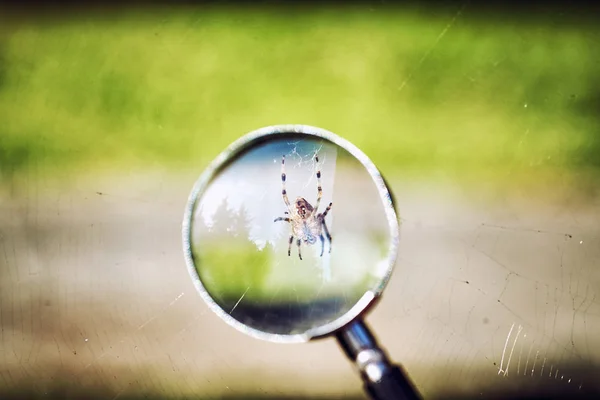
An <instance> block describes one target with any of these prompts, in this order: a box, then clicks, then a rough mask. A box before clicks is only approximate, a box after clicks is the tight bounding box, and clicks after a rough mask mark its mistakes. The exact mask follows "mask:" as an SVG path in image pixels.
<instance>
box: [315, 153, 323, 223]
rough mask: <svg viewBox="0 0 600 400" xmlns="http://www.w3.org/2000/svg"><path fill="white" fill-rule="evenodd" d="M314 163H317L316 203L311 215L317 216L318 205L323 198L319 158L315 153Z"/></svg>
mask: <svg viewBox="0 0 600 400" xmlns="http://www.w3.org/2000/svg"><path fill="white" fill-rule="evenodd" d="M315 161H316V162H317V202H316V203H315V209H314V211H313V215H316V214H317V210H318V209H319V204H321V197H323V188H322V187H321V169H320V168H319V156H318V155H317V153H315Z"/></svg>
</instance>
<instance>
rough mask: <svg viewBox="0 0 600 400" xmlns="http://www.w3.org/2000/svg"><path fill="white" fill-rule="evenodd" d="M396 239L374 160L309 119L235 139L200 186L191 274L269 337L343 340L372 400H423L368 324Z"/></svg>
mask: <svg viewBox="0 0 600 400" xmlns="http://www.w3.org/2000/svg"><path fill="white" fill-rule="evenodd" d="M398 244H399V224H398V216H397V213H396V210H395V206H394V202H393V197H392V194H391V192H390V189H389V188H388V187H387V185H386V183H385V180H384V179H383V177H382V176H381V174H380V173H379V171H378V170H377V168H376V167H375V165H374V164H373V163H372V162H371V161H370V160H369V158H368V157H367V156H366V155H365V154H364V153H363V152H362V151H360V150H359V149H358V148H357V147H356V146H354V145H353V144H351V143H350V142H348V141H347V140H345V139H343V138H341V137H339V136H337V135H335V134H334V133H332V132H329V131H327V130H324V129H320V128H316V127H311V126H306V125H278V126H270V127H266V128H262V129H258V130H256V131H253V132H250V133H248V134H247V135H245V136H243V137H241V138H240V139H238V140H237V141H235V142H234V143H232V144H231V145H230V146H229V147H228V148H227V149H226V150H225V151H223V152H222V153H221V154H220V155H219V156H218V157H217V158H216V159H215V160H214V161H213V162H212V163H211V164H210V165H209V167H208V168H207V169H206V171H204V173H203V174H202V175H201V176H200V178H199V179H198V181H197V182H196V184H195V185H194V187H193V189H192V192H191V194H190V196H189V199H188V203H187V206H186V209H185V215H184V220H183V248H184V255H185V259H186V264H187V268H188V271H189V273H190V276H191V278H192V280H193V282H194V285H195V287H196V289H197V290H198V292H199V293H200V296H201V297H202V298H203V299H204V301H205V302H206V303H207V304H208V306H209V307H210V308H211V309H212V310H213V311H214V312H215V313H216V314H217V315H219V316H220V317H221V318H222V319H223V320H224V321H225V322H226V323H228V324H229V325H231V326H233V327H234V328H236V329H238V330H240V331H242V332H244V333H246V334H247V335H250V336H253V337H255V338H258V339H262V340H267V341H271V342H278V343H298V342H308V341H310V340H314V339H318V338H323V337H328V336H335V337H336V338H337V340H338V342H339V343H340V345H341V346H342V348H343V349H344V351H345V353H346V355H347V356H348V357H349V358H350V360H351V361H352V362H353V363H355V365H356V366H357V368H358V370H359V371H360V373H361V377H362V379H363V382H364V385H365V390H366V391H367V392H368V393H369V394H370V396H371V397H372V398H374V399H416V398H419V396H418V394H417V392H416V390H415V388H414V387H413V385H412V384H411V383H410V381H409V380H408V378H407V377H406V374H405V373H404V371H403V369H402V368H401V367H400V366H399V365H394V364H392V363H391V362H390V361H389V360H388V358H387V356H386V354H385V352H384V351H383V350H382V349H381V348H380V347H379V345H378V343H377V341H376V339H375V337H374V335H373V334H372V333H371V332H370V331H369V329H368V327H367V325H366V324H365V323H364V322H363V320H362V318H363V317H364V315H365V314H366V312H367V311H368V309H370V308H371V307H372V306H373V305H374V304H375V302H376V301H377V300H378V299H379V298H380V296H381V293H382V291H383V289H384V288H385V286H386V284H387V282H388V280H389V278H390V275H391V273H392V270H393V267H394V264H395V261H396V256H397V252H398Z"/></svg>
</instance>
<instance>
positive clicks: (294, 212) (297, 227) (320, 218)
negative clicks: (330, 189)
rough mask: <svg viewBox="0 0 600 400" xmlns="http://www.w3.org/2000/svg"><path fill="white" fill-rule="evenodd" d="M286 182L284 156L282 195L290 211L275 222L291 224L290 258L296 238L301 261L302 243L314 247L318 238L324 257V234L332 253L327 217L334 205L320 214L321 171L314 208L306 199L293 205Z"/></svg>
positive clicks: (301, 198)
mask: <svg viewBox="0 0 600 400" xmlns="http://www.w3.org/2000/svg"><path fill="white" fill-rule="evenodd" d="M315 160H316V162H317V164H318V162H319V157H317V156H316V155H315ZM285 180H286V175H285V155H284V156H282V158H281V186H282V189H281V195H282V197H283V202H284V203H285V205H286V207H287V209H288V211H286V212H285V214H286V215H287V217H279V218H276V219H275V221H274V222H277V221H285V222H289V223H290V225H291V228H292V232H291V235H290V237H289V244H288V256H290V255H291V252H292V243H293V242H294V238H296V245H297V246H298V257H299V258H300V259H301V260H302V251H301V249H300V247H301V246H302V243H305V244H307V245H312V244H315V243H316V242H317V238H318V239H320V240H321V256H323V251H324V250H325V237H324V236H323V233H325V236H327V240H328V241H329V252H331V235H330V234H329V230H328V229H327V225H326V223H325V217H326V216H327V213H328V212H329V210H331V206H332V203H329V205H328V206H327V208H326V209H325V211H324V212H323V213H318V211H319V204H320V203H321V197H322V196H323V191H322V188H321V171H320V170H319V169H318V168H317V201H316V203H315V206H314V207H313V206H312V205H311V204H310V203H309V202H308V201H307V200H306V199H305V198H304V197H297V198H296V200H295V201H294V204H293V205H292V204H291V203H290V201H289V199H288V196H287V191H286V189H285Z"/></svg>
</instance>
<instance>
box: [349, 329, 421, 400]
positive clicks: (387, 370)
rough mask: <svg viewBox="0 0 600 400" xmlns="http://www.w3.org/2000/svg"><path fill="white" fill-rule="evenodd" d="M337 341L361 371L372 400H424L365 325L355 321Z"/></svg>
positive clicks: (366, 389)
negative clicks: (391, 361) (388, 357)
mask: <svg viewBox="0 0 600 400" xmlns="http://www.w3.org/2000/svg"><path fill="white" fill-rule="evenodd" d="M337 339H338V342H339V343H340V345H341V346H342V348H343V349H344V352H345V353H346V355H347V356H348V358H350V360H351V361H352V362H354V364H355V365H356V366H357V367H358V370H359V371H360V374H361V376H362V379H363V382H364V384H365V391H366V392H367V393H368V394H369V396H371V398H372V399H373V400H419V399H421V396H420V395H419V394H418V392H417V390H416V389H415V388H414V387H413V385H412V383H411V382H410V380H409V379H408V377H407V376H406V374H405V373H404V371H403V370H402V368H401V367H400V366H398V365H393V364H391V363H390V362H389V360H388V359H387V357H386V355H385V354H384V352H383V350H382V349H380V348H379V346H378V344H377V341H376V340H375V337H374V336H373V334H372V333H371V332H370V331H369V329H368V328H367V326H366V325H365V323H364V322H363V321H360V320H357V321H354V322H353V323H352V324H350V325H349V326H348V327H346V328H345V329H343V330H342V331H340V332H338V333H337Z"/></svg>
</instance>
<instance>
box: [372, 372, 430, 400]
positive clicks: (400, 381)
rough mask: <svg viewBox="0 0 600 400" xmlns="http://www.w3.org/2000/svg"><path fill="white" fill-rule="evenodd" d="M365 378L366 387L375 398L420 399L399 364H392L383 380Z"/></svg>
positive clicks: (377, 399) (393, 399)
mask: <svg viewBox="0 0 600 400" xmlns="http://www.w3.org/2000/svg"><path fill="white" fill-rule="evenodd" d="M363 379H364V378H363ZM364 380H365V389H366V391H367V392H368V393H369V395H370V396H371V398H373V399H374V400H416V399H420V397H419V395H418V394H417V393H416V391H415V389H414V388H413V386H412V384H411V383H410V381H409V380H408V378H407V377H406V375H405V374H404V371H402V369H401V367H399V366H392V367H391V368H390V369H389V370H388V372H387V373H386V374H384V375H383V376H382V378H381V380H379V381H376V382H371V381H370V380H368V379H364Z"/></svg>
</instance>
